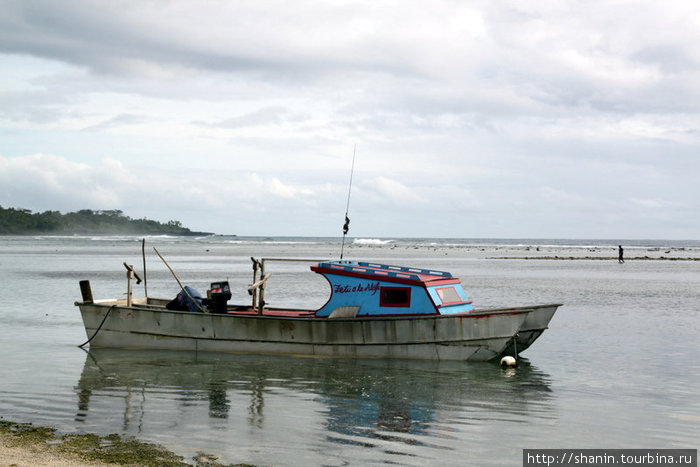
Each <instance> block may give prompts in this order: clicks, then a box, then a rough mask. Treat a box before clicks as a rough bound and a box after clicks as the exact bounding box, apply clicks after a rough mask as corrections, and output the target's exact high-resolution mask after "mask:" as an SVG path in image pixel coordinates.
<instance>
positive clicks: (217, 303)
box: [207, 281, 231, 314]
mask: <svg viewBox="0 0 700 467" xmlns="http://www.w3.org/2000/svg"><path fill="white" fill-rule="evenodd" d="M207 298H208V299H207V306H208V308H209V311H210V312H211V313H222V314H223V313H226V302H228V301H229V300H230V299H231V289H230V288H229V285H228V281H223V282H212V283H211V287H210V288H209V290H207Z"/></svg>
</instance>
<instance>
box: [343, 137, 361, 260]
mask: <svg viewBox="0 0 700 467" xmlns="http://www.w3.org/2000/svg"><path fill="white" fill-rule="evenodd" d="M356 150H357V145H354V146H353V148H352V167H351V168H350V183H349V184H348V202H347V204H346V205H345V223H344V224H343V242H342V244H341V245H340V259H341V260H342V259H343V252H344V251H345V236H346V235H347V234H348V230H350V218H349V217H348V212H349V211H350V191H351V190H352V175H353V173H354V172H355V151H356Z"/></svg>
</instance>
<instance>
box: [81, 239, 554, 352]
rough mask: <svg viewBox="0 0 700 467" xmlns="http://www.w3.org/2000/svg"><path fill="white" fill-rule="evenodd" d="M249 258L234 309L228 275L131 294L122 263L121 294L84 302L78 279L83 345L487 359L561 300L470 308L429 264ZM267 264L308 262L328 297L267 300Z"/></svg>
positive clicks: (532, 331) (85, 289)
mask: <svg viewBox="0 0 700 467" xmlns="http://www.w3.org/2000/svg"><path fill="white" fill-rule="evenodd" d="M156 252H157V253H158V251H157V250H156ZM158 254H159V256H160V253H158ZM161 258H162V256H161ZM162 259H163V261H165V259H164V258H162ZM251 260H252V261H253V283H252V284H251V285H250V286H249V287H248V292H249V293H250V294H251V295H252V302H251V303H250V304H243V305H241V304H238V305H236V304H229V303H228V301H229V300H230V298H231V296H232V295H231V289H230V285H229V283H228V281H220V282H213V283H211V287H210V289H209V290H208V291H207V293H206V297H203V296H202V295H201V294H199V293H197V291H196V290H194V289H192V288H191V287H189V286H184V285H182V283H181V282H180V281H179V279H178V283H179V284H180V288H181V291H180V292H179V293H178V296H177V297H175V299H164V298H152V297H148V296H147V294H146V296H145V297H134V296H133V293H132V279H133V278H136V279H137V280H140V277H138V275H137V274H136V273H135V271H134V270H133V267H132V266H130V265H127V264H126V263H124V265H125V266H126V268H127V278H128V289H127V296H126V298H122V299H111V300H93V298H92V290H91V286H90V283H89V281H81V284H80V285H81V291H82V301H80V302H75V305H76V306H78V307H79V309H80V312H81V315H82V320H83V323H84V325H85V331H86V334H87V337H88V341H87V342H86V343H85V344H87V343H89V345H90V347H91V348H101V347H105V348H126V349H170V350H191V351H196V352H228V353H257V354H285V355H305V356H330V357H352V358H402V359H421V360H457V361H489V360H494V359H498V358H499V357H502V356H503V355H505V354H506V353H508V354H509V355H512V354H516V355H517V354H518V353H519V352H522V351H524V350H525V349H526V348H527V347H529V346H530V345H531V344H532V343H533V342H534V341H535V340H536V339H537V338H538V337H539V336H540V335H541V334H542V332H543V331H544V330H545V329H546V328H547V325H548V323H549V320H551V318H552V316H553V315H554V313H555V311H556V310H557V308H558V307H559V306H561V305H560V304H550V305H536V306H523V307H511V308H495V309H484V310H479V309H477V308H474V306H473V303H472V300H471V299H470V298H469V297H468V296H467V295H466V293H465V291H464V288H463V287H462V284H461V282H460V280H459V279H458V278H456V277H453V276H452V274H451V273H449V272H445V271H438V270H433V269H420V268H413V267H405V266H394V265H387V264H380V263H372V262H361V261H347V260H339V261H323V260H322V261H317V260H313V261H312V260H292V259H288V258H277V259H275V258H262V259H255V258H251ZM273 261H312V263H313V264H312V265H311V267H310V269H311V271H313V272H315V273H317V274H320V275H322V276H323V277H324V278H325V279H326V280H327V281H328V283H329V285H330V297H329V298H328V301H327V302H326V303H325V304H324V305H323V306H321V307H320V308H319V309H316V310H312V309H296V308H280V307H270V306H268V305H267V303H266V301H265V285H266V283H267V281H268V279H269V278H270V274H269V273H266V265H267V264H268V263H270V262H273ZM166 265H167V262H166ZM168 267H169V268H170V266H169V265H168ZM144 268H145V260H144ZM170 270H171V272H173V275H174V276H175V273H174V271H173V270H172V268H170ZM175 278H176V279H177V276H175ZM85 344H83V345H85Z"/></svg>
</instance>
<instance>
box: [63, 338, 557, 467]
mask: <svg viewBox="0 0 700 467" xmlns="http://www.w3.org/2000/svg"><path fill="white" fill-rule="evenodd" d="M76 391H77V394H78V411H77V414H76V420H77V421H78V422H80V423H81V425H82V426H83V427H84V428H85V429H86V430H88V431H94V432H97V433H113V432H115V431H119V432H121V434H124V435H130V436H136V437H138V438H143V439H147V440H151V441H155V442H158V443H161V444H163V445H165V446H167V447H168V448H170V449H173V450H175V451H176V452H177V453H178V454H181V455H184V456H186V458H187V457H188V456H190V455H194V454H196V453H197V452H199V451H204V452H208V453H212V454H215V455H217V456H219V459H220V461H225V462H255V463H267V464H270V463H271V464H280V463H287V462H285V456H289V455H297V456H301V457H299V459H302V458H303V459H306V460H307V461H309V462H311V463H316V462H317V460H316V457H317V456H319V457H318V459H319V460H321V459H327V458H328V457H329V456H330V457H331V458H333V457H334V456H335V457H336V458H337V459H339V460H340V461H342V460H354V461H357V460H358V457H357V456H358V453H357V450H356V448H357V446H362V447H380V449H379V452H380V453H378V452H377V450H374V449H373V450H370V452H367V453H365V454H366V455H368V456H370V457H369V458H367V459H364V461H368V462H375V461H380V462H382V461H385V460H387V459H389V460H391V459H392V458H393V459H394V460H396V457H395V456H397V455H398V456H401V457H400V459H402V460H401V462H402V463H407V462H408V463H411V462H413V461H415V462H418V460H419V459H425V458H435V456H436V455H438V456H440V455H442V454H440V453H442V452H444V450H445V449H447V450H448V451H453V452H452V454H450V456H453V455H455V452H454V451H455V450H457V451H459V450H462V449H467V450H468V449H469V443H476V442H477V440H471V439H470V435H469V432H470V431H471V430H473V429H474V428H475V427H478V430H479V432H480V433H481V434H480V439H481V441H480V442H483V440H484V438H483V432H488V431H489V430H496V427H495V425H501V428H499V429H498V431H501V430H502V429H503V426H502V423H503V422H504V421H505V422H514V423H515V424H518V425H519V424H521V423H522V422H524V421H527V420H532V418H533V417H535V418H537V417H544V418H550V417H551V411H552V400H551V399H552V394H551V390H550V388H549V383H548V376H547V375H546V374H543V373H541V372H539V371H538V370H537V369H535V368H534V367H532V366H531V365H530V364H529V363H528V362H527V361H525V360H523V361H522V362H521V365H520V367H518V368H517V369H508V370H503V369H501V368H499V367H498V366H497V365H494V364H488V363H485V364H464V363H460V362H433V361H405V360H360V359H332V358H308V357H305V358H296V357H285V356H260V355H230V354H216V353H209V352H205V353H201V352H200V353H196V352H179V351H154V350H149V351H133V350H121V349H92V350H90V352H89V353H87V356H86V359H85V365H84V368H83V372H82V375H81V377H80V380H79V381H78V384H77V387H76ZM494 421H495V422H497V423H496V424H495V425H494V423H493V422H494ZM518 429H520V428H519V427H518ZM494 436H498V433H494ZM463 437H464V439H462V438H463ZM353 447H355V450H354V451H352V454H351V452H350V451H349V450H346V449H350V448H353ZM263 448H264V449H263ZM360 451H363V450H360ZM290 453H292V454H290ZM322 456H325V457H322ZM377 456H378V457H377ZM404 457H406V458H404ZM413 457H415V459H414V460H413V461H407V459H411V458H413ZM359 459H361V460H362V455H360V457H359Z"/></svg>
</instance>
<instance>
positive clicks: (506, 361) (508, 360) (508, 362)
mask: <svg viewBox="0 0 700 467" xmlns="http://www.w3.org/2000/svg"><path fill="white" fill-rule="evenodd" d="M501 366H518V361H517V360H516V359H515V358H513V357H511V356H510V355H506V356H505V357H503V358H502V359H501Z"/></svg>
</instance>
